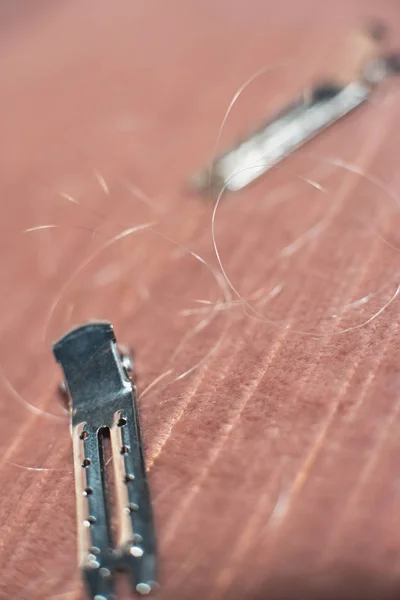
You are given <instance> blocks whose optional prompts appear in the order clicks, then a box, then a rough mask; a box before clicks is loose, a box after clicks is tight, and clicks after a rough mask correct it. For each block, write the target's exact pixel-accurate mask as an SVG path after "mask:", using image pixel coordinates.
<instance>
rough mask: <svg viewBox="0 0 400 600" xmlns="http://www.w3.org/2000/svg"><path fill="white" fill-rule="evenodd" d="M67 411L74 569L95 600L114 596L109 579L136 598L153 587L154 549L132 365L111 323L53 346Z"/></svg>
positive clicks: (70, 335) (71, 334) (81, 331)
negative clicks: (118, 577)
mask: <svg viewBox="0 0 400 600" xmlns="http://www.w3.org/2000/svg"><path fill="white" fill-rule="evenodd" d="M53 351H54V355H55V357H56V360H57V362H59V363H60V365H61V367H62V369H63V371H64V375H65V384H64V394H65V393H67V392H68V394H69V396H70V400H71V403H70V407H71V431H72V440H73V452H74V467H75V488H76V505H77V521H78V546H79V565H80V567H81V569H82V572H83V576H84V579H85V581H86V585H87V587H88V590H89V592H90V594H91V597H92V598H93V600H111V599H112V598H115V596H114V572H115V570H116V569H123V570H125V571H127V572H128V574H129V576H130V579H131V582H132V585H133V587H134V589H136V591H137V592H139V593H141V594H148V593H149V592H150V591H151V590H152V589H153V588H155V587H157V584H156V582H155V580H156V543H155V532H154V525H153V517H152V507H151V502H150V494H149V488H148V482H147V477H146V471H145V464H144V458H143V445H142V438H141V432H140V422H139V413H138V405H137V401H136V389H135V385H134V383H133V382H132V380H131V377H130V375H131V371H132V361H131V359H130V357H129V355H128V354H127V353H124V354H121V352H120V350H119V348H118V347H117V344H116V339H115V336H114V330H113V327H112V325H111V323H102V322H94V323H89V324H87V325H83V326H81V327H78V328H76V329H73V330H72V331H70V332H69V333H67V335H65V336H64V337H63V338H61V339H60V340H59V341H58V342H57V343H56V344H54V347H53ZM107 437H109V439H110V442H111V452H112V464H113V474H114V475H113V478H112V479H113V480H114V485H115V491H116V494H115V496H116V506H115V507H113V508H114V510H115V515H116V517H117V521H118V539H117V540H116V543H115V546H114V544H113V542H112V527H111V519H110V513H111V502H110V497H109V487H110V486H109V484H110V482H108V481H107V479H108V478H107V469H106V461H105V448H104V443H105V439H106V438H107Z"/></svg>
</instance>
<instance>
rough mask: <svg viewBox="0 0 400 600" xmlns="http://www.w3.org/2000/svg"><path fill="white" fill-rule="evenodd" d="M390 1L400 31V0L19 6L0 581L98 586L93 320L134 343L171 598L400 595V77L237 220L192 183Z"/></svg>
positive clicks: (16, 586)
mask: <svg viewBox="0 0 400 600" xmlns="http://www.w3.org/2000/svg"><path fill="white" fill-rule="evenodd" d="M376 18H377V19H379V20H381V21H382V22H383V23H385V24H386V25H387V26H388V29H389V38H390V45H391V47H392V48H393V49H399V48H400V6H399V3H398V1H397V0H392V1H391V0H382V1H381V2H380V3H379V4H378V3H377V2H375V1H372V0H371V1H370V0H337V1H335V2H328V1H327V0H323V1H321V0H282V1H280V2H272V1H271V0H213V1H211V0H203V1H195V0H169V1H168V2H163V1H162V0H147V1H146V2H144V1H143V0H141V1H139V0H137V1H132V0H115V1H114V2H110V1H106V0H96V1H94V0H92V1H87V2H79V1H77V0H76V1H74V0H70V1H65V2H46V1H40V2H35V3H33V2H27V1H25V2H24V1H22V0H20V1H19V2H16V3H15V2H14V3H12V5H11V4H10V3H8V4H7V3H3V4H1V6H0V32H1V36H0V72H1V77H0V88H1V89H0V98H1V100H0V103H1V108H2V110H1V117H0V119H1V128H0V130H1V137H0V140H1V143H0V207H1V220H0V231H1V235H0V245H1V251H0V290H1V294H0V331H1V340H0V450H1V451H0V457H1V458H0V489H1V490H2V493H1V494H0V517H1V518H0V598H1V600H3V599H4V600H9V599H11V598H13V600H28V599H29V600H39V599H40V600H47V599H54V600H78V599H79V600H81V599H83V598H84V597H85V596H84V592H83V589H82V586H81V579H80V574H79V571H78V568H77V559H76V525H75V501H74V485H73V472H72V448H71V442H70V432H69V419H68V414H66V413H65V411H64V409H63V406H62V403H61V402H60V400H59V398H58V395H57V386H58V382H59V379H60V372H59V370H58V367H57V365H56V364H55V362H54V359H53V357H52V353H51V344H52V343H53V342H54V341H55V340H56V339H57V338H59V337H60V336H61V335H63V334H64V333H65V332H66V331H67V330H68V329H70V328H71V327H73V326H74V325H77V324H80V323H82V322H84V321H86V320H87V319H106V320H109V321H112V322H113V324H114V327H115V331H116V335H117V338H118V340H119V341H120V342H122V343H124V344H128V345H130V346H132V347H133V348H134V351H135V359H136V369H137V383H138V389H139V394H140V406H141V414H142V421H143V428H144V438H145V447H146V458H147V464H148V468H149V471H150V474H149V477H150V484H151V489H152V495H153V500H154V510H155V516H156V523H157V531H158V542H159V553H160V567H161V571H160V582H161V586H162V587H161V591H160V592H159V596H157V597H158V598H160V600H170V599H176V600H180V599H186V598H191V599H197V598H207V599H210V600H224V599H227V598H229V599H230V600H232V599H234V598H240V599H251V600H262V599H268V598H271V599H272V600H275V599H276V600H277V599H278V598H279V599H285V600H294V599H298V598H306V597H307V598H314V597H315V598H321V599H328V598H346V597H349V598H357V597H359V598H375V599H379V600H385V599H386V598H388V599H389V598H395V597H398V594H399V587H400V541H399V540H400V521H399V506H400V466H399V465H400V462H399V460H398V456H399V453H400V441H399V440H400V435H399V434H400V418H399V417H400V414H399V413H400V400H399V393H398V390H399V385H398V384H399V381H400V379H399V369H398V349H399V341H398V314H399V312H398V311H399V301H398V298H397V291H398V285H399V268H398V264H399V249H400V236H399V231H400V228H399V225H400V218H399V216H400V212H399V190H400V174H399V168H398V157H399V156H400V137H399V135H398V128H399V125H400V113H399V110H398V106H399V94H400V87H399V85H400V80H398V79H396V78H392V79H390V80H388V81H385V82H382V84H381V85H380V86H379V87H378V88H377V89H376V90H375V92H374V94H373V95H372V97H371V100H370V101H369V102H368V104H367V105H366V106H364V107H363V108H360V109H359V110H358V111H356V112H354V114H352V115H351V116H349V117H348V118H346V119H345V120H343V121H342V122H340V123H338V124H336V125H335V126H333V127H332V128H331V129H330V130H329V131H327V132H325V133H324V134H323V135H321V136H319V137H318V138H317V139H315V140H314V141H313V142H312V143H310V144H308V145H307V146H306V147H304V148H303V149H301V150H299V151H298V152H297V153H295V154H294V155H293V156H292V157H290V158H289V159H287V160H286V161H285V162H284V163H282V164H281V165H280V166H279V168H277V169H275V170H273V171H271V172H270V173H269V174H267V175H265V176H264V177H263V178H262V179H260V181H259V182H257V183H256V184H255V185H254V186H251V187H249V188H248V189H246V190H244V191H243V192H239V193H238V194H231V195H227V196H226V198H224V199H223V201H221V203H220V204H219V206H218V210H216V211H215V213H214V217H215V218H214V222H213V208H214V203H213V201H212V200H211V201H210V200H209V199H206V198H205V197H203V196H201V195H200V194H196V193H193V192H192V191H190V190H189V189H188V186H187V182H188V180H189V178H190V176H191V175H192V174H193V173H195V172H197V171H198V170H199V168H201V167H203V166H204V165H206V164H207V163H208V162H209V161H210V160H211V159H212V157H213V156H214V153H215V150H216V143H217V141H218V150H220V151H221V150H223V149H225V148H226V147H229V146H230V145H231V144H232V143H234V142H235V141H236V140H237V139H239V138H241V137H243V136H244V135H246V134H247V132H248V131H251V130H253V129H254V128H256V127H257V126H258V125H259V124H260V122H262V121H263V120H265V119H266V118H267V117H268V115H270V114H271V113H273V112H274V111H275V110H277V109H280V108H283V107H284V106H285V105H286V104H287V103H288V102H290V101H291V100H292V99H293V98H294V97H295V96H296V94H298V93H299V92H300V91H301V90H302V89H303V88H304V86H306V85H308V84H310V83H311V82H313V81H316V80H319V79H320V78H321V77H322V78H323V77H325V75H326V74H327V73H329V72H331V69H332V68H333V66H332V65H334V66H336V64H337V60H338V56H339V55H340V54H341V52H342V51H343V45H344V43H345V40H346V39H347V36H348V33H349V31H351V30H352V29H353V28H357V27H359V26H362V25H363V24H364V23H366V22H369V21H370V20H371V19H376ZM257 72H260V75H259V76H258V77H255V78H254V81H253V82H252V83H251V84H250V85H249V86H248V87H246V89H244V90H243V93H242V94H241V95H239V96H238V98H237V101H236V102H235V103H234V105H233V107H232V110H231V112H230V113H229V115H228V118H227V120H226V123H225V124H224V127H223V129H222V130H221V125H222V123H223V120H224V115H225V114H226V111H227V108H228V107H229V105H230V103H231V100H232V98H233V97H234V96H235V94H236V93H237V92H238V91H239V90H240V89H241V87H242V86H243V84H244V83H245V82H246V81H247V80H248V79H249V78H251V77H253V76H254V75H255V74H256V73H257ZM219 133H220V137H218V136H219ZM212 222H213V227H212ZM213 230H214V236H213V235H212V233H213ZM217 257H219V259H220V262H219V261H218V260H217ZM121 586H122V587H121V591H120V596H119V597H120V598H123V599H125V600H126V599H127V598H129V597H130V596H129V591H128V589H126V587H124V584H123V583H121Z"/></svg>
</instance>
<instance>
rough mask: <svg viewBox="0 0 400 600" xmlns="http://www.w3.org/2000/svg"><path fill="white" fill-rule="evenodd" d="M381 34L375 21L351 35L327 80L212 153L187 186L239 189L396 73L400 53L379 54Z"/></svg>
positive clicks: (399, 67) (213, 191)
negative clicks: (341, 60) (343, 59)
mask: <svg viewBox="0 0 400 600" xmlns="http://www.w3.org/2000/svg"><path fill="white" fill-rule="evenodd" d="M384 37H385V30H384V28H383V27H382V26H380V25H374V26H373V27H370V28H369V29H368V30H367V31H362V32H358V35H357V36H354V35H353V36H352V37H351V38H350V41H351V42H352V44H351V46H352V48H351V52H347V60H346V63H344V64H343V63H342V64H341V65H340V69H339V70H336V72H333V75H332V76H331V78H329V79H327V80H326V81H325V82H320V83H317V84H316V85H314V86H311V87H310V88H307V89H306V90H305V91H304V92H303V93H302V94H301V95H300V97H299V98H297V99H296V100H295V101H294V102H292V103H291V104H290V105H289V106H288V107H286V108H285V109H283V110H282V111H281V112H279V113H278V114H276V115H275V116H274V117H273V118H272V119H270V120H268V121H267V122H266V123H264V124H263V125H262V126H261V127H260V128H259V129H258V130H257V131H255V132H253V133H252V134H251V135H250V136H249V137H247V138H246V139H245V140H244V141H240V143H238V144H237V145H236V146H234V147H233V148H231V149H230V150H229V151H228V152H226V153H224V154H222V155H221V156H219V157H217V158H216V159H215V160H214V162H213V163H212V164H211V165H210V166H209V167H208V168H206V169H204V170H203V171H201V172H200V173H198V174H197V175H195V176H193V177H192V179H191V181H190V186H191V188H192V189H195V190H197V191H203V192H207V193H209V194H210V195H211V196H212V197H215V196H217V195H219V194H222V193H223V192H224V191H225V190H227V191H232V192H233V191H237V190H241V189H242V188H245V187H246V186H248V185H249V184H250V183H252V182H253V181H255V180H256V179H258V178H259V177H261V175H263V174H264V173H266V172H267V171H268V170H269V169H271V167H273V166H275V165H276V164H277V163H279V162H280V161H281V160H282V159H284V158H285V157H287V156H288V155H290V154H291V153H292V152H294V151H295V150H296V149H297V148H299V147H301V146H302V145H303V144H305V143H306V142H307V141H309V140H311V139H312V138H314V137H315V136H316V135H317V134H319V133H320V132H321V131H323V130H325V129H326V128H327V127H329V126H330V125H332V124H333V123H335V122H336V121H338V120H339V119H341V118H342V117H344V116H345V115H347V114H348V113H350V112H352V111H353V110H354V109H355V108H357V107H358V106H360V105H361V104H363V103H364V102H365V101H366V100H367V99H368V97H369V96H370V94H371V92H372V90H373V88H374V87H375V85H376V84H377V83H378V82H379V81H381V80H382V79H384V78H386V77H388V76H390V75H391V74H393V73H398V72H400V54H388V55H384V56H379V52H378V44H380V43H381V41H382V39H383V38H384Z"/></svg>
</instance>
